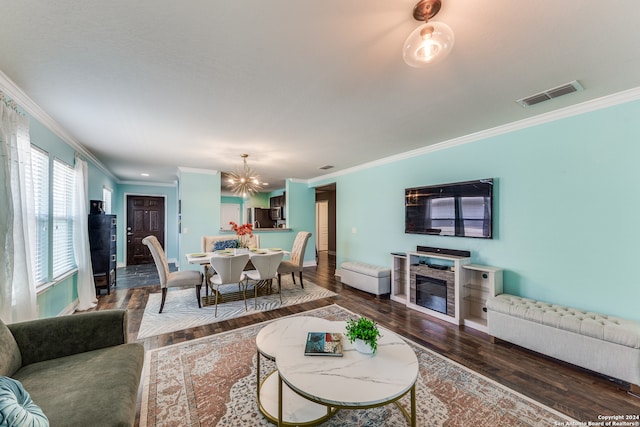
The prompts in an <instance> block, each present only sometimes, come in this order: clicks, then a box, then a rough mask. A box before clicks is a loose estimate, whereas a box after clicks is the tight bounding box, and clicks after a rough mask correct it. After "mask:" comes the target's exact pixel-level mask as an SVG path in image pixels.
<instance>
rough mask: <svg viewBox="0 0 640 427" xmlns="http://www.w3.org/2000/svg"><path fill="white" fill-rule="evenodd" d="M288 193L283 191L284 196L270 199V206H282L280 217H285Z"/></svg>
mask: <svg viewBox="0 0 640 427" xmlns="http://www.w3.org/2000/svg"><path fill="white" fill-rule="evenodd" d="M286 194H287V193H283V194H282V196H274V197H271V198H270V199H269V208H278V207H279V208H281V209H280V211H281V213H280V219H286V218H285V205H286V203H287V202H286V200H287V199H286Z"/></svg>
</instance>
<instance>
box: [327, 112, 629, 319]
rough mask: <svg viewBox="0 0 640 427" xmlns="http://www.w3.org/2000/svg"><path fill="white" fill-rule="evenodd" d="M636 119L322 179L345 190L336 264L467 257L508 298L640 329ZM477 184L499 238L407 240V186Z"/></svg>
mask: <svg viewBox="0 0 640 427" xmlns="http://www.w3.org/2000/svg"><path fill="white" fill-rule="evenodd" d="M638 116H640V102H639V101H636V102H631V103H627V104H624V105H618V106H615V107H609V108H606V109H602V110H598V111H595V112H589V113H585V114H582V115H578V116H574V117H569V118H564V119H561V120H557V121H553V122H550V123H546V124H542V125H538V126H534V127H530V128H526V129H522V130H518V131H514V132H510V133H508V134H504V135H500V136H495V137H491V138H486V139H483V140H480V141H477V142H473V143H468V144H464V145H459V146H456V147H452V148H448V149H443V150H439V151H432V152H429V153H426V154H423V155H420V156H416V157H412V158H408V159H404V160H398V161H395V162H392V163H388V164H384V165H381V166H377V167H372V168H369V169H365V170H360V171H356V172H353V173H349V174H347V175H343V176H337V177H336V178H333V179H328V180H325V181H318V182H317V183H314V185H318V186H319V185H324V184H326V183H328V182H336V185H337V195H336V198H337V256H338V257H337V261H338V265H339V264H340V263H341V262H343V261H348V260H360V261H367V262H371V263H375V264H380V265H386V266H389V267H390V266H391V258H390V255H389V253H390V252H392V251H407V250H415V248H416V246H417V245H426V246H436V247H444V248H452V249H463V250H470V251H471V252H472V261H473V262H475V263H481V264H486V265H493V266H497V267H502V268H504V269H505V276H504V280H505V291H506V292H508V293H513V294H516V295H521V296H525V297H531V298H536V299H541V300H547V301H551V302H554V303H559V304H566V305H570V306H574V307H578V308H582V309H586V310H594V311H599V312H604V313H607V314H611V315H618V316H623V317H627V318H632V319H636V320H640V311H639V310H638V308H637V307H638V302H640V286H638V284H637V283H636V279H635V276H633V275H632V276H629V274H628V271H629V269H628V267H631V266H632V265H635V262H636V261H637V256H638V243H639V242H640V228H638V227H637V226H636V225H635V224H634V223H635V222H636V221H637V219H636V217H637V213H638V212H640V192H638V191H637V189H635V183H636V182H639V181H640V168H638V167H637V160H638V159H639V158H640V144H638V143H637V141H639V140H640V124H638V122H637V117H638ZM480 178H494V179H495V199H494V233H495V237H494V239H491V240H485V239H471V238H457V237H441V236H422V235H408V234H404V205H403V203H404V200H403V195H404V189H405V188H407V187H414V186H420V185H428V184H437V183H446V182H456V181H466V180H472V179H480ZM354 231H355V233H354Z"/></svg>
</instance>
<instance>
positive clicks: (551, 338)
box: [487, 294, 640, 393]
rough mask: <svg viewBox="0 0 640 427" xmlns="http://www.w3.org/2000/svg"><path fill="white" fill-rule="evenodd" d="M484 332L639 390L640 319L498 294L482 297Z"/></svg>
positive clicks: (635, 390) (636, 390)
mask: <svg viewBox="0 0 640 427" xmlns="http://www.w3.org/2000/svg"><path fill="white" fill-rule="evenodd" d="M487 329H488V333H489V335H491V336H492V337H495V338H499V339H501V340H504V341H509V342H512V343H514V344H517V345H519V346H521V347H525V348H528V349H530V350H533V351H537V352H539V353H543V354H546V355H548V356H551V357H554V358H556V359H560V360H563V361H565V362H569V363H572V364H574V365H578V366H581V367H583V368H586V369H589V370H592V371H595V372H599V373H601V374H604V375H607V376H609V377H613V378H617V379H620V380H623V381H627V382H629V383H630V384H631V390H632V391H633V392H634V393H638V392H640V386H639V385H640V323H638V322H634V321H632V320H626V319H621V318H618V317H613V316H606V315H604V314H599V313H591V312H587V311H582V310H577V309H574V308H569V307H564V306H561V305H556V304H550V303H547V302H541V301H536V300H532V299H528V298H521V297H517V296H513V295H509V294H500V295H497V296H496V297H494V298H491V299H489V300H488V301H487Z"/></svg>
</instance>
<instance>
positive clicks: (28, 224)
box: [0, 92, 38, 323]
mask: <svg viewBox="0 0 640 427" xmlns="http://www.w3.org/2000/svg"><path fill="white" fill-rule="evenodd" d="M0 150H1V151H0V176H1V177H2V178H1V179H2V181H3V182H2V183H0V318H1V319H2V320H3V321H4V322H5V323H13V322H20V321H23V320H31V319H35V318H37V317H38V313H37V308H36V287H35V283H34V280H33V270H32V268H31V265H32V263H31V260H32V259H33V258H35V254H34V252H33V250H34V249H35V231H36V218H35V211H34V198H33V188H32V182H31V179H30V177H31V142H30V140H29V120H28V118H26V117H25V116H24V115H22V114H20V113H19V112H18V111H17V106H16V104H15V103H14V102H13V101H10V100H7V99H6V98H5V96H4V93H2V92H0Z"/></svg>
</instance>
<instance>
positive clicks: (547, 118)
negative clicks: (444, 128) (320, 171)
mask: <svg viewBox="0 0 640 427" xmlns="http://www.w3.org/2000/svg"><path fill="white" fill-rule="evenodd" d="M637 100H640V87H637V88H633V89H629V90H625V91H622V92H618V93H615V94H613V95H607V96H603V97H601V98H596V99H592V100H590V101H585V102H582V103H580V104H576V105H571V106H569V107H564V108H560V109H558V110H555V111H550V112H548V113H543V114H539V115H537V116H534V117H530V118H527V119H522V120H518V121H515V122H511V123H507V124H505V125H501V126H496V127H493V128H489V129H486V130H482V131H479V132H475V133H471V134H469V135H464V136H461V137H458V138H453V139H450V140H447V141H443V142H438V143H435V144H432V145H427V146H426V147H422V148H418V149H415V150H411V151H406V152H404V153H400V154H395V155H393V156H389V157H384V158H382V159H378V160H374V161H372V162H368V163H363V164H361V165H358V166H354V167H351V168H347V169H343V170H340V171H336V172H333V173H330V174H327V175H321V176H318V177H315V178H311V179H309V180H308V181H307V183H308V184H309V185H313V184H315V183H317V182H321V181H326V180H327V179H332V178H336V177H339V176H342V175H347V174H351V173H354V172H358V171H362V170H366V169H370V168H373V167H376V166H381V165H386V164H389V163H393V162H397V161H399V160H404V159H409V158H412V157H417V156H421V155H423V154H426V153H431V152H434V151H439V150H444V149H447V148H452V147H456V146H459V145H464V144H469V143H471V142H476V141H481V140H483V139H487V138H491V137H495V136H499V135H504V134H507V133H511V132H515V131H519V130H523V129H527V128H530V127H534V126H539V125H542V124H545V123H551V122H554V121H557V120H561V119H566V118H569V117H573V116H578V115H580V114H585V113H590V112H592V111H597V110H602V109H604V108H609V107H614V106H616V105H621V104H626V103H627V102H632V101H637Z"/></svg>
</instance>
